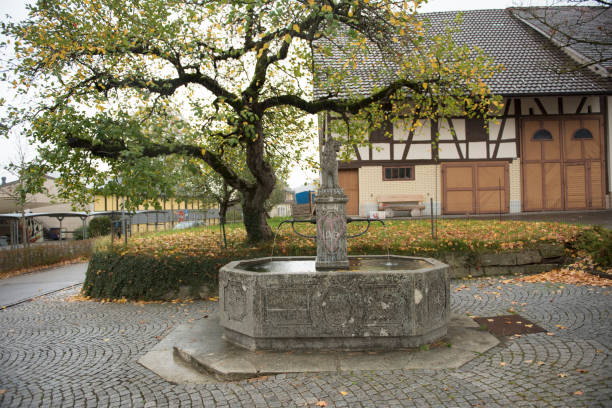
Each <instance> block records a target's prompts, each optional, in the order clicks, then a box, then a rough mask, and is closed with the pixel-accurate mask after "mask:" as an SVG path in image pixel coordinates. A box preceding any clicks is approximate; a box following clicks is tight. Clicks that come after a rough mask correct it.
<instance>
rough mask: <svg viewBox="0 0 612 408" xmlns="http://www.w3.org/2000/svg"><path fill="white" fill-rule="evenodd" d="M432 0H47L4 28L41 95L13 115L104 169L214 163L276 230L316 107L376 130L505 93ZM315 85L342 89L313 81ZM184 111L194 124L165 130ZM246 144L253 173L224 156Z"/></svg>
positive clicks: (260, 236) (57, 155)
mask: <svg viewBox="0 0 612 408" xmlns="http://www.w3.org/2000/svg"><path fill="white" fill-rule="evenodd" d="M419 2H420V0H413V1H397V0H121V1H118V0H39V1H38V2H37V3H36V5H34V6H32V7H30V14H29V18H28V19H27V20H26V21H24V22H20V23H5V24H4V25H3V32H4V34H5V35H7V36H8V37H10V41H11V46H13V47H14V50H15V53H16V55H17V57H18V63H17V66H16V67H15V69H14V72H15V74H16V76H17V78H16V79H15V86H16V87H18V89H20V90H21V91H22V92H28V91H29V90H31V89H33V90H34V91H32V92H34V93H35V94H36V96H37V98H38V99H36V100H37V101H38V102H37V103H36V106H34V107H31V106H30V107H29V108H28V109H25V110H24V109H17V110H13V111H9V118H11V119H13V120H15V121H23V120H27V121H29V122H30V123H31V132H32V136H33V137H34V138H35V139H36V140H38V141H39V142H42V143H43V144H44V145H45V146H52V147H51V149H52V150H53V152H54V155H50V156H53V157H54V160H63V161H64V162H65V163H67V161H68V160H70V161H69V163H71V164H70V166H71V167H72V168H74V167H75V166H77V164H76V163H88V166H89V167H88V168H89V169H90V170H89V172H90V173H89V176H90V178H94V176H93V173H95V171H94V169H95V165H97V162H98V160H103V161H106V162H108V163H109V165H111V166H112V165H113V164H112V163H116V162H124V163H125V162H127V163H129V162H139V161H140V160H144V159H149V158H156V157H162V156H169V155H181V156H185V157H188V158H192V159H195V160H198V161H201V162H203V163H206V165H208V166H210V167H211V168H212V169H214V170H215V171H216V172H217V173H218V174H219V175H220V176H221V177H222V178H223V180H224V181H225V182H226V183H227V185H228V186H230V187H231V188H234V189H236V190H238V191H239V192H240V194H241V197H242V209H243V213H244V224H245V227H246V230H247V234H248V238H249V239H250V240H251V241H260V240H266V239H270V238H271V236H272V233H271V230H270V228H269V226H268V225H267V223H266V217H265V208H264V203H265V201H266V199H267V198H268V197H269V196H270V194H271V192H272V191H273V189H274V185H275V176H274V168H273V166H272V165H271V162H270V157H271V155H273V154H277V155H280V156H282V157H285V158H297V157H298V156H299V155H300V152H301V148H302V146H303V143H302V142H304V140H306V138H303V139H299V138H298V139H299V140H295V137H294V135H295V134H296V132H292V131H291V130H292V129H297V130H299V129H301V128H303V126H304V123H303V116H302V115H304V114H318V113H323V112H331V113H334V114H335V115H337V116H340V117H343V118H345V120H346V121H347V123H348V121H349V120H352V119H353V118H356V117H357V118H358V119H359V120H357V121H356V122H355V123H368V126H367V127H369V128H371V127H376V126H379V125H377V123H380V121H381V120H383V119H388V116H389V115H391V116H393V117H399V116H400V115H408V116H418V117H422V118H428V117H435V116H440V115H442V116H444V115H450V114H455V115H456V114H463V115H468V116H474V115H479V116H482V115H487V114H489V113H490V112H491V109H492V106H493V104H492V103H495V104H496V103H497V102H498V101H497V100H496V99H494V98H492V96H491V95H490V93H489V90H488V88H487V86H486V85H485V82H484V80H486V78H487V77H489V76H490V75H492V73H493V72H494V71H495V70H496V69H497V68H496V67H495V66H493V64H492V63H491V62H490V61H489V60H488V59H487V58H486V57H485V56H483V55H482V54H481V53H479V52H478V50H469V49H467V48H466V47H458V46H455V45H454V43H453V41H452V34H451V33H449V32H446V33H444V32H442V33H434V34H430V33H428V30H427V23H426V21H423V20H421V19H419V18H418V16H417V14H416V9H417V6H418V4H419ZM340 38H342V39H344V40H343V41H338V39H340ZM313 55H318V56H325V55H327V56H329V55H332V56H339V58H340V59H341V61H339V63H331V64H323V65H321V64H320V62H321V61H323V62H325V58H323V59H320V58H319V59H317V58H313ZM372 56H374V57H376V58H378V60H377V61H378V63H377V64H376V65H377V68H378V70H379V71H378V72H377V73H376V74H375V75H380V77H381V78H385V79H386V82H385V85H384V86H376V87H370V88H369V89H367V90H366V91H365V92H364V91H363V89H364V87H363V86H361V85H363V84H362V83H361V82H362V81H366V82H367V81H369V80H373V79H376V78H371V76H372V75H374V74H371V73H369V74H367V75H365V77H364V76H363V75H358V74H356V73H358V72H359V69H360V67H361V64H362V63H370V64H371V61H369V58H370V57H372ZM313 73H314V77H313V76H310V74H313ZM368 76H370V78H368ZM313 82H314V83H316V87H317V89H326V90H327V91H326V92H323V93H321V92H317V93H313V92H312V83H313ZM374 82H377V81H374ZM360 83H361V84H360ZM33 85H34V86H33ZM493 107H495V106H493ZM168 111H172V112H177V111H178V112H181V115H182V121H184V122H186V123H188V126H187V127H186V128H183V129H178V128H176V127H170V128H165V126H159V123H160V122H159V121H160V118H162V120H161V123H167V122H166V121H165V120H164V119H163V118H165V117H166V116H167V112H168ZM284 128H286V131H285V129H284ZM345 141H346V143H358V142H363V141H364V138H363V137H361V138H359V137H356V136H355V135H354V134H349V137H348V138H346V139H345ZM230 149H239V150H241V151H242V152H243V154H244V157H245V164H246V167H247V168H248V175H247V176H245V175H244V174H241V173H240V172H238V171H236V170H235V169H234V168H233V167H232V166H231V164H230V163H228V162H227V161H226V160H224V156H225V154H226V152H227V151H228V150H230ZM68 151H69V152H68ZM66 166H67V165H66ZM147 171H149V170H147Z"/></svg>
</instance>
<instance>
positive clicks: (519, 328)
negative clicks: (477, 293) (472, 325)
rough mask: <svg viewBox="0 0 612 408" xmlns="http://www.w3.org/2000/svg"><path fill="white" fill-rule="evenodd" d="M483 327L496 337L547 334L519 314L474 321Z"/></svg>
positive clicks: (477, 318) (482, 318)
mask: <svg viewBox="0 0 612 408" xmlns="http://www.w3.org/2000/svg"><path fill="white" fill-rule="evenodd" d="M474 320H475V321H476V323H478V324H479V325H480V326H481V327H483V326H484V327H486V328H487V331H488V332H489V333H491V334H494V335H496V336H513V335H515V334H531V333H540V332H545V331H546V330H544V329H543V328H541V327H540V326H538V325H537V324H535V323H532V322H531V321H529V320H527V319H525V318H524V317H522V316H519V315H517V314H511V315H505V316H493V317H476V318H475V319H474Z"/></svg>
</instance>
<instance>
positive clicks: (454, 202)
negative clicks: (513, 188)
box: [442, 162, 510, 214]
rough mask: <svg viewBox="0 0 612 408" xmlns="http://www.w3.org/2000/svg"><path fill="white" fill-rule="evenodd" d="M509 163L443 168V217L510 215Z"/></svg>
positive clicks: (448, 164)
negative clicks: (454, 215)
mask: <svg viewBox="0 0 612 408" xmlns="http://www.w3.org/2000/svg"><path fill="white" fill-rule="evenodd" d="M508 186H509V180H508V163H507V162H469V163H443V164H442V195H443V196H442V211H443V212H444V214H491V213H499V212H504V213H505V212H508V211H509V205H510V197H509V187H508Z"/></svg>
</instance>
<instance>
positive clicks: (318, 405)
mask: <svg viewBox="0 0 612 408" xmlns="http://www.w3.org/2000/svg"><path fill="white" fill-rule="evenodd" d="M326 406H327V402H325V401H319V402H317V407H326Z"/></svg>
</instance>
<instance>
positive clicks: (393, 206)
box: [376, 194, 425, 217]
mask: <svg viewBox="0 0 612 408" xmlns="http://www.w3.org/2000/svg"><path fill="white" fill-rule="evenodd" d="M376 201H377V202H378V209H379V210H380V211H385V213H386V214H385V215H386V217H393V216H394V215H395V213H396V212H398V213H400V214H401V213H402V212H407V213H408V214H409V215H410V216H411V217H418V216H420V215H421V212H422V211H423V210H424V209H425V206H424V205H423V204H422V203H423V202H424V201H425V197H424V196H423V195H422V194H385V195H380V196H378V197H376ZM400 214H397V215H400Z"/></svg>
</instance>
